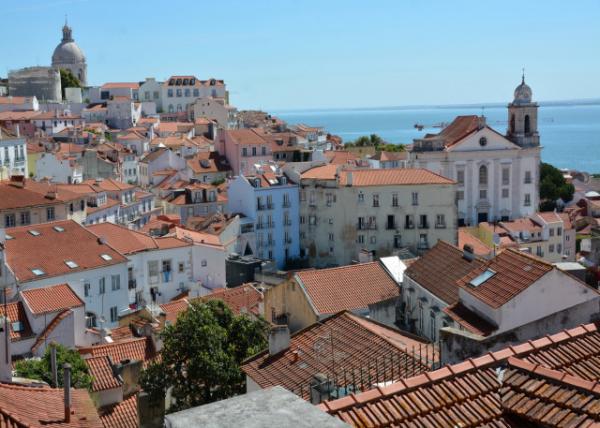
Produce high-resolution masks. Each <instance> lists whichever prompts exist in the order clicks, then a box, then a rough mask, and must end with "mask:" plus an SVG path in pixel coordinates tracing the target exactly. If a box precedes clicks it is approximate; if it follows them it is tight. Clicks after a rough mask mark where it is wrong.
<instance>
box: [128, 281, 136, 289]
mask: <svg viewBox="0 0 600 428" xmlns="http://www.w3.org/2000/svg"><path fill="white" fill-rule="evenodd" d="M128 284H129V289H130V290H133V289H134V288H137V281H136V280H135V279H130V280H129V281H128Z"/></svg>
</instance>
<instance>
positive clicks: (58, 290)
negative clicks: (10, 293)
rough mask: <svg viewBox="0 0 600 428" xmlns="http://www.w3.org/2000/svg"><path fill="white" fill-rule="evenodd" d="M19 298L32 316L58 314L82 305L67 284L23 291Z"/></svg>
mask: <svg viewBox="0 0 600 428" xmlns="http://www.w3.org/2000/svg"><path fill="white" fill-rule="evenodd" d="M21 296H22V297H23V299H24V300H25V302H26V303H27V306H28V307H29V309H30V310H31V313H32V314H34V315H41V314H45V313H48V312H58V311H61V310H64V309H71V308H76V307H79V306H83V305H84V303H83V301H82V300H81V299H80V298H79V297H78V296H77V294H75V292H74V291H73V290H72V289H71V287H69V285H68V284H59V285H52V286H49V287H42V288H32V289H30V290H23V291H21Z"/></svg>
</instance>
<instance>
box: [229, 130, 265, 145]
mask: <svg viewBox="0 0 600 428" xmlns="http://www.w3.org/2000/svg"><path fill="white" fill-rule="evenodd" d="M225 132H226V133H228V134H229V136H230V137H231V139H232V140H233V141H234V143H235V144H238V145H263V144H267V145H269V146H270V143H269V141H267V140H266V139H265V138H263V136H262V135H261V133H260V132H259V131H257V130H255V129H254V128H250V129H233V130H228V131H225Z"/></svg>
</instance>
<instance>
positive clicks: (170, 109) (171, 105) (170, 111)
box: [169, 104, 174, 113]
mask: <svg viewBox="0 0 600 428" xmlns="http://www.w3.org/2000/svg"><path fill="white" fill-rule="evenodd" d="M173 111H174V109H173V104H169V113H173Z"/></svg>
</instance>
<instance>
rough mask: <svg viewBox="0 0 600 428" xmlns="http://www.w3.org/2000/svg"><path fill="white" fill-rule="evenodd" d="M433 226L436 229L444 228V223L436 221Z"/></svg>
mask: <svg viewBox="0 0 600 428" xmlns="http://www.w3.org/2000/svg"><path fill="white" fill-rule="evenodd" d="M435 228H436V229H445V228H446V223H436V224H435Z"/></svg>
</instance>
